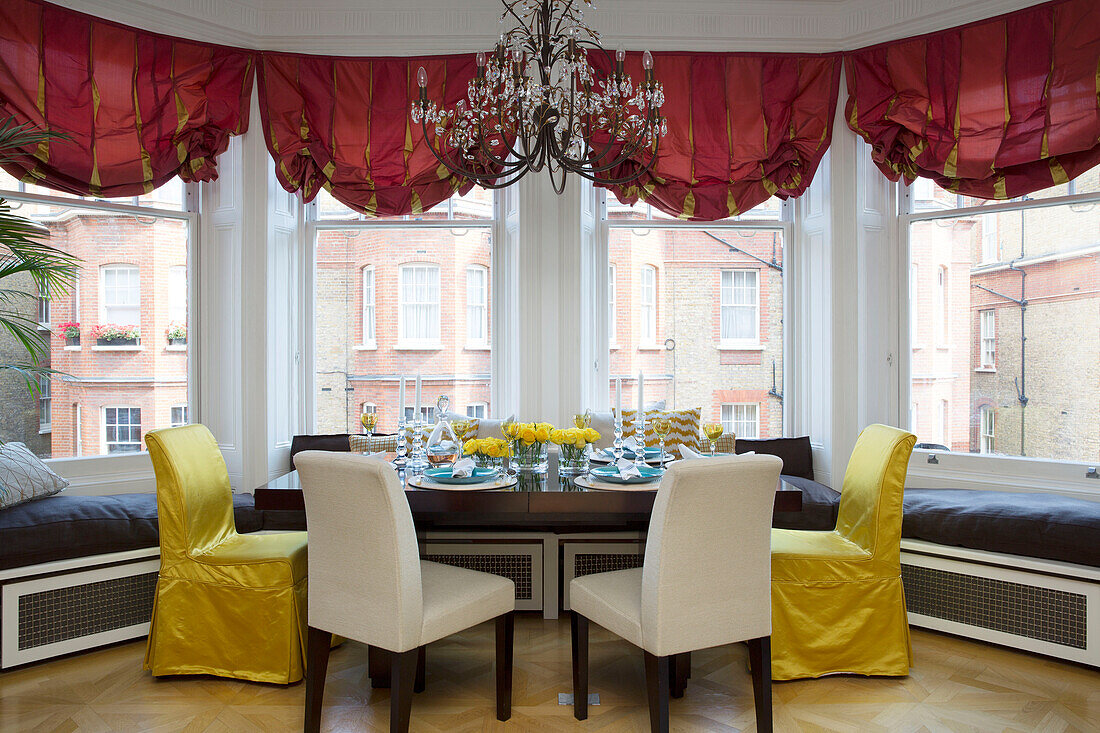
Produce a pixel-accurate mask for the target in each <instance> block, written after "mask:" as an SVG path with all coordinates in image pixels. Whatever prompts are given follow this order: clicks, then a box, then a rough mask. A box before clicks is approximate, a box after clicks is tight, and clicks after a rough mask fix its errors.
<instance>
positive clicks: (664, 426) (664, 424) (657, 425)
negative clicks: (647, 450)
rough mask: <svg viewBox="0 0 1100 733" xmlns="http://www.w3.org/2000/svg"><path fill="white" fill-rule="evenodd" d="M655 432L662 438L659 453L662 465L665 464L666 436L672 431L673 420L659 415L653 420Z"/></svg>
mask: <svg viewBox="0 0 1100 733" xmlns="http://www.w3.org/2000/svg"><path fill="white" fill-rule="evenodd" d="M653 432H654V433H656V434H657V437H658V438H660V439H661V450H660V452H659V453H657V455H658V457H659V459H660V461H661V465H662V466H663V465H665V438H666V437H667V436H668V434H669V433H670V432H672V421H671V420H669V419H668V418H667V417H664V416H663V415H658V416H657V417H656V418H654V420H653Z"/></svg>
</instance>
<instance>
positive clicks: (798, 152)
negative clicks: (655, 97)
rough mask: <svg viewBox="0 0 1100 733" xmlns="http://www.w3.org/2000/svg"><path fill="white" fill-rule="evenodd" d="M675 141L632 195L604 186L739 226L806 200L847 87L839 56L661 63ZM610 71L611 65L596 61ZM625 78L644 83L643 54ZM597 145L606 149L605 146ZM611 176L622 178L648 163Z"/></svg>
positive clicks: (701, 56) (668, 58) (623, 196)
mask: <svg viewBox="0 0 1100 733" xmlns="http://www.w3.org/2000/svg"><path fill="white" fill-rule="evenodd" d="M653 55H654V65H653V69H654V75H655V77H656V78H657V80H658V81H660V82H662V84H663V85H664V91H665V104H664V107H663V108H662V109H661V113H662V114H663V115H664V116H665V117H666V118H667V120H668V134H667V135H666V136H665V137H664V138H662V139H661V144H660V148H659V152H658V158H657V161H656V163H655V164H654V165H653V168H652V169H650V170H649V171H648V172H646V173H644V174H642V175H641V177H640V178H638V179H636V180H635V181H632V182H631V183H628V184H626V185H605V184H597V185H603V186H604V187H605V188H608V189H610V190H611V191H612V192H614V194H615V196H616V197H618V199H619V200H620V201H622V202H623V203H628V204H633V203H635V202H636V201H639V200H644V201H646V202H647V203H650V204H652V205H653V206H655V207H656V208H658V209H660V210H661V211H663V212H665V213H666V214H670V215H672V216H676V217H679V218H681V219H690V220H693V221H715V220H717V219H725V218H727V217H730V216H736V215H738V214H741V213H744V212H746V211H748V210H749V209H751V208H753V207H754V206H757V205H759V204H761V203H763V202H764V201H766V200H767V199H768V198H769V197H771V196H778V197H780V198H782V199H786V198H788V197H791V196H799V195H801V194H802V192H803V191H805V190H806V187H807V186H809V185H810V181H811V179H812V178H813V176H814V173H815V172H816V171H817V166H818V164H819V163H820V162H821V158H822V156H824V155H825V151H826V150H827V149H828V147H829V140H830V136H831V134H832V123H833V115H834V113H835V110H836V100H837V91H838V88H839V85H840V66H841V57H840V56H839V55H794V54H747V53H728V54H726V53H655V54H653ZM592 63H593V65H597V66H600V67H602V69H603V70H604V71H610V65H609V59H608V58H606V57H604V56H603V55H602V54H601V55H600V56H599V57H597V56H593V57H592ZM626 70H627V72H628V73H629V74H630V75H631V77H632V78H633V79H634V80H635V82H637V81H639V80H641V79H643V78H644V74H643V71H642V65H641V54H638V53H630V54H628V55H627V59H626ZM596 142H597V143H598V141H596ZM634 158H635V159H632V160H630V161H629V162H627V163H625V164H623V165H622V166H619V167H618V168H615V169H613V170H611V171H610V172H609V173H608V174H607V176H606V177H607V178H622V177H624V176H626V175H629V174H631V173H632V172H636V171H638V170H640V169H641V168H642V167H644V157H643V156H641V155H638V156H634Z"/></svg>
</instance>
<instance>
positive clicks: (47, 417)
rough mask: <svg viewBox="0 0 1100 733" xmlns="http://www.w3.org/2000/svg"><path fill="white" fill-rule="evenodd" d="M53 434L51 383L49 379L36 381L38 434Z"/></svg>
mask: <svg viewBox="0 0 1100 733" xmlns="http://www.w3.org/2000/svg"><path fill="white" fill-rule="evenodd" d="M51 432H53V382H51V381H50V378H49V377H41V378H39V380H38V434H39V435H44V434H46V433H51Z"/></svg>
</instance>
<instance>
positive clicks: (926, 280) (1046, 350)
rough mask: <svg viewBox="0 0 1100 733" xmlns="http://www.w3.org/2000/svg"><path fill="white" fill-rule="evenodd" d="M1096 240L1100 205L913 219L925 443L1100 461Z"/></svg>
mask: <svg viewBox="0 0 1100 733" xmlns="http://www.w3.org/2000/svg"><path fill="white" fill-rule="evenodd" d="M1082 178H1086V177H1082ZM1080 180H1081V179H1079V182H1080ZM1088 180H1093V179H1092V178H1088ZM1086 182H1087V181H1086ZM1036 198H1043V197H1036ZM1098 240H1100V203H1087V202H1082V203H1075V204H1063V205H1058V206H1041V207H1032V208H1021V209H1014V210H1011V209H1010V210H1007V211H1001V212H997V213H989V214H981V215H970V216H956V217H952V218H947V219H936V220H929V221H915V222H913V223H912V224H911V226H910V245H911V258H912V265H913V268H912V270H911V273H910V276H911V279H912V282H913V284H912V287H911V296H910V297H911V306H910V307H911V310H912V316H913V319H914V325H915V329H914V330H915V333H916V334H917V335H915V336H913V337H912V339H911V348H912V352H911V353H912V356H911V358H912V363H911V372H912V383H911V399H912V402H913V410H912V414H913V418H912V420H913V425H912V429H913V430H914V432H915V433H916V434H917V437H918V442H919V443H923V444H926V445H935V446H943V447H945V448H946V449H949V450H952V451H961V452H970V453H996V454H1000V455H1011V456H1028V457H1034V458H1049V459H1057V460H1070V461H1080V462H1096V461H1097V460H1098V459H1100V412H1098V411H1097V409H1096V406H1097V405H1100V377H1098V376H1097V375H1098V372H1097V365H1098V364H1100V291H1098V290H1097V288H1096V283H1097V282H1100V252H1098V250H1097V246H1096V243H1097V241H1098ZM991 241H992V244H991ZM930 320H931V321H932V322H933V324H934V325H933V324H930V323H929V321H930Z"/></svg>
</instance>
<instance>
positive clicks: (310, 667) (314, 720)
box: [303, 626, 332, 733]
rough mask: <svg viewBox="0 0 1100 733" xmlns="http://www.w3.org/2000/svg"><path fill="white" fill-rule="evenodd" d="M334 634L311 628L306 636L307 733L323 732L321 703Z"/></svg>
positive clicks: (305, 728)
mask: <svg viewBox="0 0 1100 733" xmlns="http://www.w3.org/2000/svg"><path fill="white" fill-rule="evenodd" d="M331 648H332V634H330V633H328V632H327V631H322V630H321V629H315V628H313V627H312V626H310V627H309V633H308V634H307V635H306V720H305V726H304V728H303V730H304V731H305V733H316V731H319V730H321V701H322V699H323V698H324V696H325V674H326V673H327V672H328V653H329V649H331Z"/></svg>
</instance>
